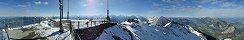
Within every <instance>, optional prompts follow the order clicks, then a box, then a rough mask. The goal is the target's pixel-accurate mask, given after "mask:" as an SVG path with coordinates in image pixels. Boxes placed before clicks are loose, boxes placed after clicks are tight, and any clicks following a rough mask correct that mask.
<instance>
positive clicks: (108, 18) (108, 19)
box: [106, 0, 110, 21]
mask: <svg viewBox="0 0 244 40" xmlns="http://www.w3.org/2000/svg"><path fill="white" fill-rule="evenodd" d="M106 19H107V21H110V17H109V0H107V17H106Z"/></svg>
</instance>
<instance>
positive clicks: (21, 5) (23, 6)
mask: <svg viewBox="0 0 244 40" xmlns="http://www.w3.org/2000/svg"><path fill="white" fill-rule="evenodd" d="M30 6H31V5H17V7H24V8H26V7H30Z"/></svg>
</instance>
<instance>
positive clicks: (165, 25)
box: [163, 22, 171, 27]
mask: <svg viewBox="0 0 244 40" xmlns="http://www.w3.org/2000/svg"><path fill="white" fill-rule="evenodd" d="M170 23H171V22H169V23H167V24H166V25H164V26H163V27H167V26H168V25H169V24H170Z"/></svg>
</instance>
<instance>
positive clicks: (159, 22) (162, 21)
mask: <svg viewBox="0 0 244 40" xmlns="http://www.w3.org/2000/svg"><path fill="white" fill-rule="evenodd" d="M169 22H170V21H169V20H168V19H167V18H166V17H163V16H161V17H160V18H159V19H158V20H157V23H156V25H158V26H164V25H165V24H167V23H169Z"/></svg>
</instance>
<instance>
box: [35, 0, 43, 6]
mask: <svg viewBox="0 0 244 40" xmlns="http://www.w3.org/2000/svg"><path fill="white" fill-rule="evenodd" d="M34 3H35V4H37V5H41V4H42V2H41V1H37V2H34Z"/></svg>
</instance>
